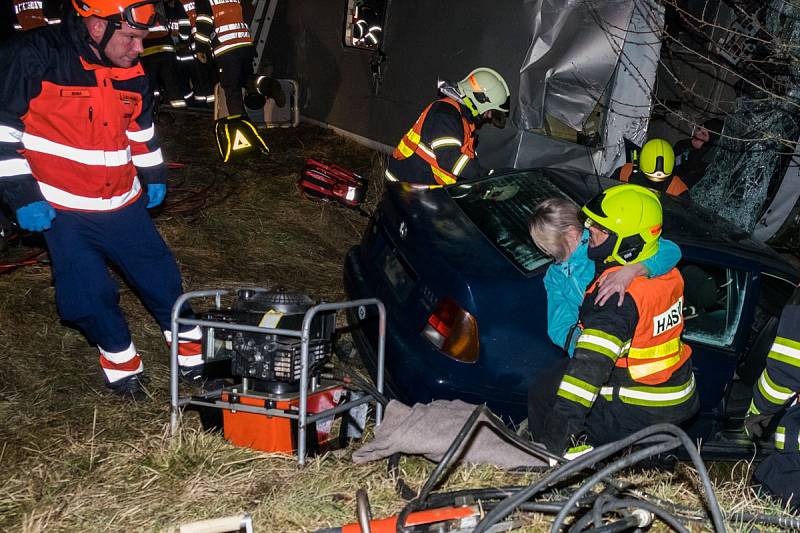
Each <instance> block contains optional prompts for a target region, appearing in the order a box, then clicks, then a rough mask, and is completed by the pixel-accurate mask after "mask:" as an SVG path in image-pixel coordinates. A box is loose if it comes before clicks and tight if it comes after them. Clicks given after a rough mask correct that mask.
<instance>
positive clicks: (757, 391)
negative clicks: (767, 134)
mask: <svg viewBox="0 0 800 533" xmlns="http://www.w3.org/2000/svg"><path fill="white" fill-rule="evenodd" d="M798 396H800V305H787V306H786V307H784V309H783V313H782V314H781V321H780V323H779V324H778V332H777V334H776V336H775V340H774V341H773V343H772V346H771V348H770V350H769V354H767V362H766V366H765V368H764V370H763V371H762V372H761V376H760V377H759V378H758V382H757V383H756V385H755V387H754V388H753V400H752V402H751V403H750V409H749V411H748V412H749V414H755V415H759V414H774V413H777V412H778V411H780V410H781V409H782V408H783V407H784V406H785V405H786V404H787V403H790V402H797V401H798ZM776 437H777V435H776Z"/></svg>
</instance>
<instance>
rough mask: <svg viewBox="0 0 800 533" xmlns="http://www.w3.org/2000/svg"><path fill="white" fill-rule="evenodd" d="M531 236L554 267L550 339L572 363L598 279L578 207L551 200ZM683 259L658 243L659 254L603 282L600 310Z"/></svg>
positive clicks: (534, 220)
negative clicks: (590, 290) (636, 282)
mask: <svg viewBox="0 0 800 533" xmlns="http://www.w3.org/2000/svg"><path fill="white" fill-rule="evenodd" d="M528 230H529V232H530V234H531V238H532V239H533V241H534V242H535V243H536V246H538V247H539V249H540V250H542V251H543V252H544V253H546V254H547V255H549V256H550V257H552V258H553V264H552V265H550V266H549V267H548V268H547V273H546V274H545V276H544V287H545V289H546V290H547V334H548V335H549V336H550V340H552V341H553V343H554V344H556V345H557V346H560V347H562V348H563V349H564V350H565V351H566V352H567V353H568V354H569V355H570V357H572V353H573V351H574V349H575V343H576V342H577V341H578V337H580V331H576V330H577V329H578V310H579V309H580V307H581V304H582V303H583V296H584V294H585V293H586V288H587V287H588V286H589V283H591V282H592V280H594V276H595V267H594V261H591V260H590V259H589V257H588V256H587V255H586V251H587V248H588V245H589V244H588V243H589V230H587V229H586V228H584V226H583V224H582V223H581V221H580V220H579V218H578V206H577V205H575V204H574V203H573V202H572V201H570V200H567V199H565V198H550V199H548V200H545V201H543V202H542V203H540V204H539V205H537V206H536V209H535V210H534V212H533V215H531V218H530V221H529V223H528ZM680 259H681V250H680V248H679V247H678V245H677V244H675V243H674V242H672V241H669V240H666V239H659V246H658V252H657V253H656V254H655V255H654V256H653V257H651V258H649V259H647V260H645V261H642V262H641V263H635V264H632V265H625V266H623V267H622V268H621V269H619V270H616V271H615V272H612V273H610V274H607V275H603V276H601V278H600V280H599V281H598V283H599V287H600V288H599V289H598V295H597V304H598V305H605V304H606V302H608V299H609V298H610V297H611V296H612V295H614V294H617V295H618V302H617V305H622V301H623V299H624V298H625V290H626V289H627V288H628V285H630V283H631V281H633V279H634V278H635V277H637V276H650V277H656V276H660V275H662V274H666V273H667V272H669V271H670V270H672V269H673V268H674V267H675V265H677V264H678V261H680Z"/></svg>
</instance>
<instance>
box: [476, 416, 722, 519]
mask: <svg viewBox="0 0 800 533" xmlns="http://www.w3.org/2000/svg"><path fill="white" fill-rule="evenodd" d="M658 433H667V434H671V435H673V436H676V437H678V440H679V441H680V442H679V443H678V444H683V445H684V446H685V447H686V448H687V451H688V452H689V455H690V456H691V457H692V461H693V462H694V463H695V466H696V467H697V470H698V473H699V475H700V477H701V479H702V481H703V485H704V487H705V489H706V498H707V500H708V507H709V508H710V512H711V515H712V521H713V522H714V526H715V529H716V530H717V531H724V530H725V529H724V523H723V520H722V511H721V510H720V508H719V503H718V502H717V499H716V496H715V495H714V492H713V487H712V486H711V481H710V479H709V477H708V472H707V471H706V469H705V465H704V464H703V462H702V460H701V459H700V456H699V453H698V452H697V449H696V448H694V446H693V444H692V442H691V440H690V439H689V437H688V435H686V433H684V432H683V430H681V429H680V428H678V427H676V426H674V425H672V424H657V425H653V426H650V427H648V428H645V429H643V430H640V431H638V432H636V433H633V434H631V435H629V436H627V437H625V438H624V439H620V440H618V441H615V442H611V443H608V444H604V445H603V446H600V447H598V448H596V449H594V450H593V451H591V452H589V453H586V454H584V455H582V456H580V457H578V458H576V459H574V460H572V461H570V462H569V463H566V464H564V465H562V466H560V467H559V468H557V469H555V470H554V471H553V472H551V473H550V474H549V475H547V476H545V477H544V478H543V479H541V480H539V481H538V482H536V483H534V484H532V485H530V486H529V487H527V488H525V489H523V490H521V491H519V492H518V493H516V494H515V495H514V496H511V497H509V498H507V499H506V500H505V501H503V502H502V503H501V504H499V505H498V506H497V507H496V508H494V509H493V510H492V511H491V512H489V513H488V514H487V515H486V516H485V517H484V518H483V519H482V520H481V521H480V522H479V523H478V525H477V527H476V528H475V530H474V533H483V532H485V531H487V530H488V529H489V528H490V527H492V526H493V525H494V524H496V523H497V522H499V521H500V520H502V519H504V518H505V517H506V516H508V514H510V513H511V512H513V511H514V509H517V508H518V507H519V506H520V505H521V504H522V503H523V502H526V501H527V500H529V499H531V498H532V497H533V496H535V495H536V494H537V493H539V492H540V491H542V490H543V489H545V488H547V487H549V486H551V485H555V484H556V483H558V482H559V481H561V480H564V479H567V478H568V477H569V476H571V475H573V474H574V473H577V472H579V471H581V470H583V469H584V468H587V467H590V466H593V465H594V464H596V463H597V462H599V461H602V460H604V459H606V458H607V457H609V456H611V455H613V454H615V453H617V452H619V451H621V450H623V449H625V448H627V447H629V446H631V445H632V444H634V443H641V444H650V443H652V442H654V440H655V441H656V442H663V437H664V436H663V435H662V436H661V438H660V439H659V438H655V439H654V438H653V436H654V435H656V434H658ZM640 441H641V442H640ZM673 444H675V441H674V440H673ZM675 447H677V446H675ZM651 448H652V447H651ZM658 448H661V447H660V446H658ZM624 460H625V458H623V459H622V460H618V461H617V462H620V461H624ZM613 465H614V463H612V465H610V466H612V467H613ZM608 469H609V468H608V467H606V468H605V469H604V471H605V470H608ZM594 477H595V478H598V480H599V479H600V478H599V477H598V476H597V475H595V476H594ZM562 511H563V509H562Z"/></svg>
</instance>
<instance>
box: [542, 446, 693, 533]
mask: <svg viewBox="0 0 800 533" xmlns="http://www.w3.org/2000/svg"><path fill="white" fill-rule="evenodd" d="M678 446H680V441H679V440H678V439H676V438H672V439H669V440H667V441H665V442H663V443H661V444H655V445H653V446H649V447H647V448H645V449H643V450H639V451H637V452H633V453H632V454H630V455H627V456H625V457H624V458H623V459H621V460H618V461H614V462H613V463H611V464H610V465H608V466H606V467H605V468H603V469H601V470H600V471H599V472H597V473H596V474H594V475H593V476H592V477H590V478H589V479H588V480H587V481H585V482H584V483H583V485H582V486H581V487H580V488H579V489H578V490H576V491H575V492H574V493H573V494H572V496H570V498H569V500H567V503H566V504H564V508H563V509H562V510H561V512H560V513H559V514H558V515H557V516H556V518H555V520H553V525H552V526H551V527H550V532H551V533H558V531H559V530H560V529H561V526H562V525H563V523H564V520H566V518H567V513H566V512H565V510H566V509H567V508H571V507H573V506H574V505H575V503H576V502H577V501H578V499H580V498H581V497H582V496H583V495H585V494H586V493H587V492H589V491H590V490H592V488H594V486H595V485H596V484H597V483H599V482H600V481H601V480H602V479H603V478H604V477H606V476H608V475H610V474H614V473H616V472H618V471H620V470H622V469H623V468H627V467H629V466H631V465H633V464H636V463H638V462H639V461H641V460H642V459H646V458H648V457H653V456H654V455H657V454H659V453H662V452H665V451H669V450H674V449H675V448H677V447H678Z"/></svg>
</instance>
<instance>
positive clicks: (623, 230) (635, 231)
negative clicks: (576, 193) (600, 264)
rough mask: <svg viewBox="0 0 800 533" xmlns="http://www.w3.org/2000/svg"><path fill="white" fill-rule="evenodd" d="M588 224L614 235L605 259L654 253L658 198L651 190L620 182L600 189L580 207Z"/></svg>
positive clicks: (637, 258) (622, 259)
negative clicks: (613, 240) (613, 241)
mask: <svg viewBox="0 0 800 533" xmlns="http://www.w3.org/2000/svg"><path fill="white" fill-rule="evenodd" d="M581 212H582V213H583V214H584V215H585V216H586V218H587V222H589V225H597V226H598V227H601V228H603V229H604V230H605V231H607V232H608V233H609V234H613V235H616V242H615V243H614V249H613V250H612V251H611V254H610V255H609V256H608V258H607V259H606V261H616V262H617V263H619V264H622V265H625V264H628V263H639V262H641V261H644V260H645V259H647V258H649V257H652V256H653V255H655V253H656V251H658V238H659V237H660V236H661V226H662V221H663V216H662V211H661V202H660V201H659V199H658V196H657V195H656V193H654V192H653V191H651V190H649V189H646V188H644V187H640V186H639V185H633V184H624V185H617V186H616V187H611V188H610V189H606V190H605V191H603V192H601V193H600V194H598V195H597V196H595V197H594V198H593V199H592V200H590V201H589V202H588V203H587V204H586V205H584V206H583V207H582V208H581Z"/></svg>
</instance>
